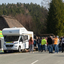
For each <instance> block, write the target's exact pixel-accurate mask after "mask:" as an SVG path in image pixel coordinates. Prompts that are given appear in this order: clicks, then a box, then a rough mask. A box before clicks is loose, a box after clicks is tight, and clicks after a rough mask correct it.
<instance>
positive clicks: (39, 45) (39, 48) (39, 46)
mask: <svg viewBox="0 0 64 64" xmlns="http://www.w3.org/2000/svg"><path fill="white" fill-rule="evenodd" d="M38 51H41V44H40V43H38Z"/></svg>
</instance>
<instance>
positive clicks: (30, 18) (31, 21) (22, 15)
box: [0, 3, 48, 35]
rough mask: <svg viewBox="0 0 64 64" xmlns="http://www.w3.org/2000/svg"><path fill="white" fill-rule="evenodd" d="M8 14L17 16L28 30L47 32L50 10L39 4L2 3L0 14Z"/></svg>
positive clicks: (40, 32)
mask: <svg viewBox="0 0 64 64" xmlns="http://www.w3.org/2000/svg"><path fill="white" fill-rule="evenodd" d="M1 15H7V16H12V17H14V18H16V19H17V20H18V21H19V22H20V23H21V24H22V25H23V26H24V27H25V28H26V29H27V30H30V31H33V32H34V34H36V35H40V34H46V33H47V16H48V10H47V9H46V8H44V7H43V6H40V5H37V4H33V3H30V4H25V3H23V4H22V3H17V4H13V3H12V4H10V3H8V4H6V3H5V4H4V3H2V5H0V16H1Z"/></svg>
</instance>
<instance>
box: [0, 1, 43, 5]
mask: <svg viewBox="0 0 64 64" xmlns="http://www.w3.org/2000/svg"><path fill="white" fill-rule="evenodd" d="M41 1H42V0H0V4H2V3H6V4H7V3H15V4H16V3H17V2H21V3H31V2H32V3H37V4H39V5H41Z"/></svg>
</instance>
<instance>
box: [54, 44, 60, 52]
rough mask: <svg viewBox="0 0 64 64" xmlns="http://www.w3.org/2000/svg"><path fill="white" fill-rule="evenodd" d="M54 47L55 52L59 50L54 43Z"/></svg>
mask: <svg viewBox="0 0 64 64" xmlns="http://www.w3.org/2000/svg"><path fill="white" fill-rule="evenodd" d="M54 49H55V52H57V53H58V52H59V47H58V45H54Z"/></svg>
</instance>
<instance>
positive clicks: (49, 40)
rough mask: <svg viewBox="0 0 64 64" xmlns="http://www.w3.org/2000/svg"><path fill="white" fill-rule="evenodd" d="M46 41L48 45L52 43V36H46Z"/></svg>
mask: <svg viewBox="0 0 64 64" xmlns="http://www.w3.org/2000/svg"><path fill="white" fill-rule="evenodd" d="M47 43H48V45H51V44H53V41H52V38H51V37H48V39H47Z"/></svg>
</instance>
